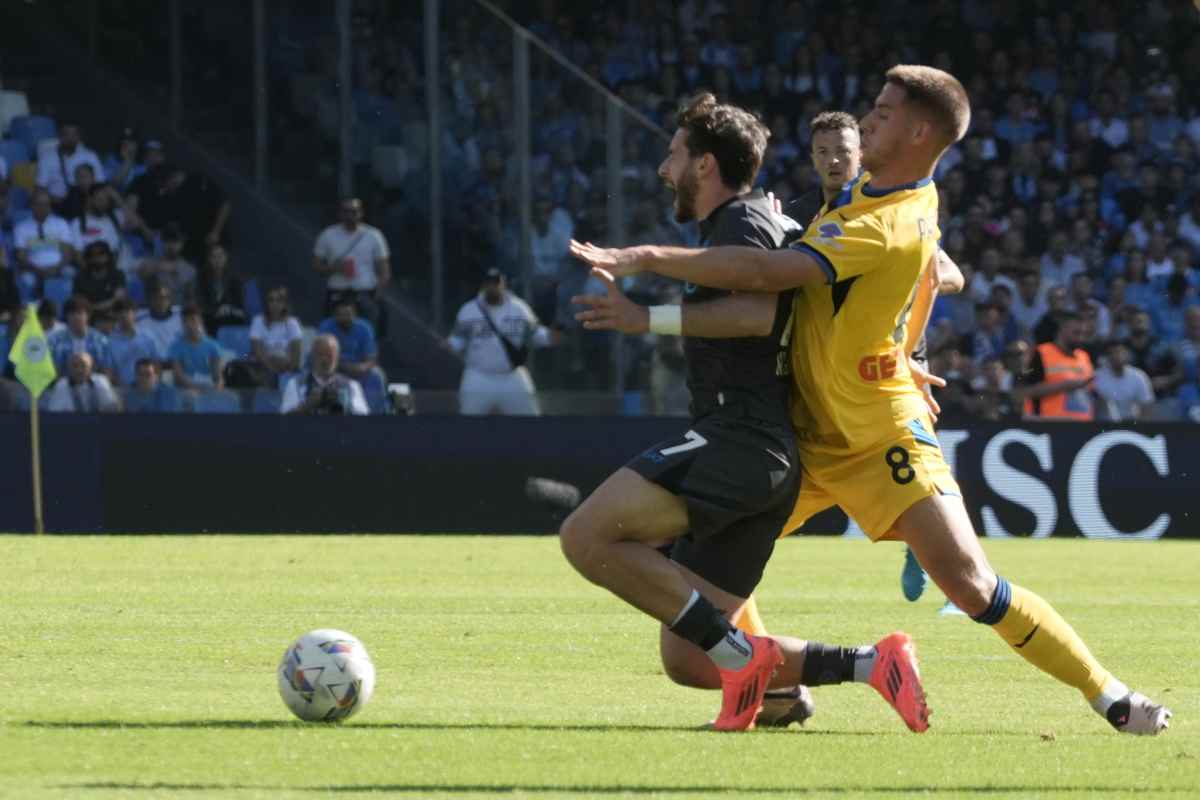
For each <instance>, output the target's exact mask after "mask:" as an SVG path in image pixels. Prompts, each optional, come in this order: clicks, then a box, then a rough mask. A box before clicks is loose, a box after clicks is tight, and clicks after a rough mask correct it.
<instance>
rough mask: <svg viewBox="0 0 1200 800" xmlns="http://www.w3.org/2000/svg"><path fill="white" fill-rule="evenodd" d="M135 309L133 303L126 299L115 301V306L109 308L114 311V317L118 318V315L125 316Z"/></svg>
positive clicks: (120, 298)
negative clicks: (127, 312)
mask: <svg viewBox="0 0 1200 800" xmlns="http://www.w3.org/2000/svg"><path fill="white" fill-rule="evenodd" d="M133 307H134V306H133V303H131V302H129V301H128V300H126V299H125V298H124V297H119V298H117V299H116V300H114V301H113V304H112V305H111V306H109V309H110V310H111V311H112V313H113V316H116V315H117V314H124V313H125V312H126V311H129V310H131V309H132V308H133Z"/></svg>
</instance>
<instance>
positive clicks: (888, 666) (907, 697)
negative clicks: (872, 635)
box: [870, 632, 930, 733]
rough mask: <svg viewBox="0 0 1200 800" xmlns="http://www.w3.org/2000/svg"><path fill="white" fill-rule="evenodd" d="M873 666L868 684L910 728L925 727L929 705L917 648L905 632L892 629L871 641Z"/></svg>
mask: <svg viewBox="0 0 1200 800" xmlns="http://www.w3.org/2000/svg"><path fill="white" fill-rule="evenodd" d="M875 650H876V652H877V655H876V657H875V668H874V669H872V670H871V679H870V684H871V685H872V686H874V687H875V690H876V691H877V692H879V693H880V694H881V695H883V699H884V700H887V701H888V704H889V705H891V707H892V708H894V709H896V713H897V714H899V715H900V719H902V720H904V724H905V725H907V726H908V729H909V730H910V731H913V732H915V733H922V732H924V731H926V730H929V714H930V711H929V706H927V705H926V704H925V690H924V689H923V688H921V673H920V670H918V669H917V648H916V645H914V644H913V640H912V637H911V636H909V635H908V634H907V633H899V632H897V633H893V634H891V635H890V636H886V637H884V638H883V639H880V640H879V642H878V643H877V644H876V645H875Z"/></svg>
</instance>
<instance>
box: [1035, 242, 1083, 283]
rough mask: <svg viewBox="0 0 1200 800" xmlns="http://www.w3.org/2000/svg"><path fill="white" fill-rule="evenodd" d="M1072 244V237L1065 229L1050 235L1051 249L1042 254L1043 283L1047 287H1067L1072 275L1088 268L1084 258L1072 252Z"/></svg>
mask: <svg viewBox="0 0 1200 800" xmlns="http://www.w3.org/2000/svg"><path fill="white" fill-rule="evenodd" d="M1070 246H1071V237H1070V236H1068V235H1067V233H1066V232H1065V231H1058V232H1057V233H1055V234H1054V235H1053V236H1051V237H1050V249H1049V250H1048V251H1047V252H1046V254H1045V255H1043V256H1042V283H1043V284H1045V285H1046V287H1047V288H1049V287H1052V286H1062V287H1066V286H1068V285H1069V284H1070V282H1071V276H1072V275H1074V274H1075V273H1076V272H1083V271H1084V269H1086V266H1085V265H1084V263H1083V259H1082V258H1080V257H1079V256H1078V255H1077V254H1075V253H1072V252H1071V251H1070Z"/></svg>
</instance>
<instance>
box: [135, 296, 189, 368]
mask: <svg viewBox="0 0 1200 800" xmlns="http://www.w3.org/2000/svg"><path fill="white" fill-rule="evenodd" d="M137 329H138V333H144V334H146V335H147V336H149V337H150V339H152V340H153V341H154V354H155V357H156V358H158V360H159V361H166V359H167V351H169V350H170V349H171V345H172V344H174V343H175V340H176V339H178V338H179V337H180V336H182V335H183V320H182V319H180V317H179V309H178V307H176V306H174V305H172V303H171V290H170V289H169V288H167V287H166V286H158V287H155V288H154V289H152V290H151V291H150V295H149V303H148V305H147V308H146V309H145V310H144V311H143V312H142V313H141V314H140V315H139V316H138V319H137Z"/></svg>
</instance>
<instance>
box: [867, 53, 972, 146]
mask: <svg viewBox="0 0 1200 800" xmlns="http://www.w3.org/2000/svg"><path fill="white" fill-rule="evenodd" d="M887 82H888V83H890V84H893V85H894V86H899V87H900V88H901V89H903V90H904V93H905V96H906V98H907V100H908V102H910V103H912V104H913V105H915V106H917V107H918V108H920V109H921V110H923V111H925V112H926V113H928V114H929V115H930V116H931V117H932V118H933V121H934V123H935V124H936V125H937V127H938V128H939V129H940V130H941V132H942V138H943V139H944V141H945V145H946V146H947V147H949V146H950V145H951V144H953V143H955V142H957V141H959V140H960V139H962V138H963V135H964V134H966V132H967V128H968V127H969V126H970V124H971V100H970V98H969V97H968V96H967V90H966V89H964V88H963V85H962V83H960V82H959V80H958V78H956V77H954V76H953V75H951V74H950V73H949V72H945V71H943V70H940V69H937V68H936V67H927V66H924V65H921V64H897V65H896V66H894V67H892V68H891V69H889V70H888V71H887Z"/></svg>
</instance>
